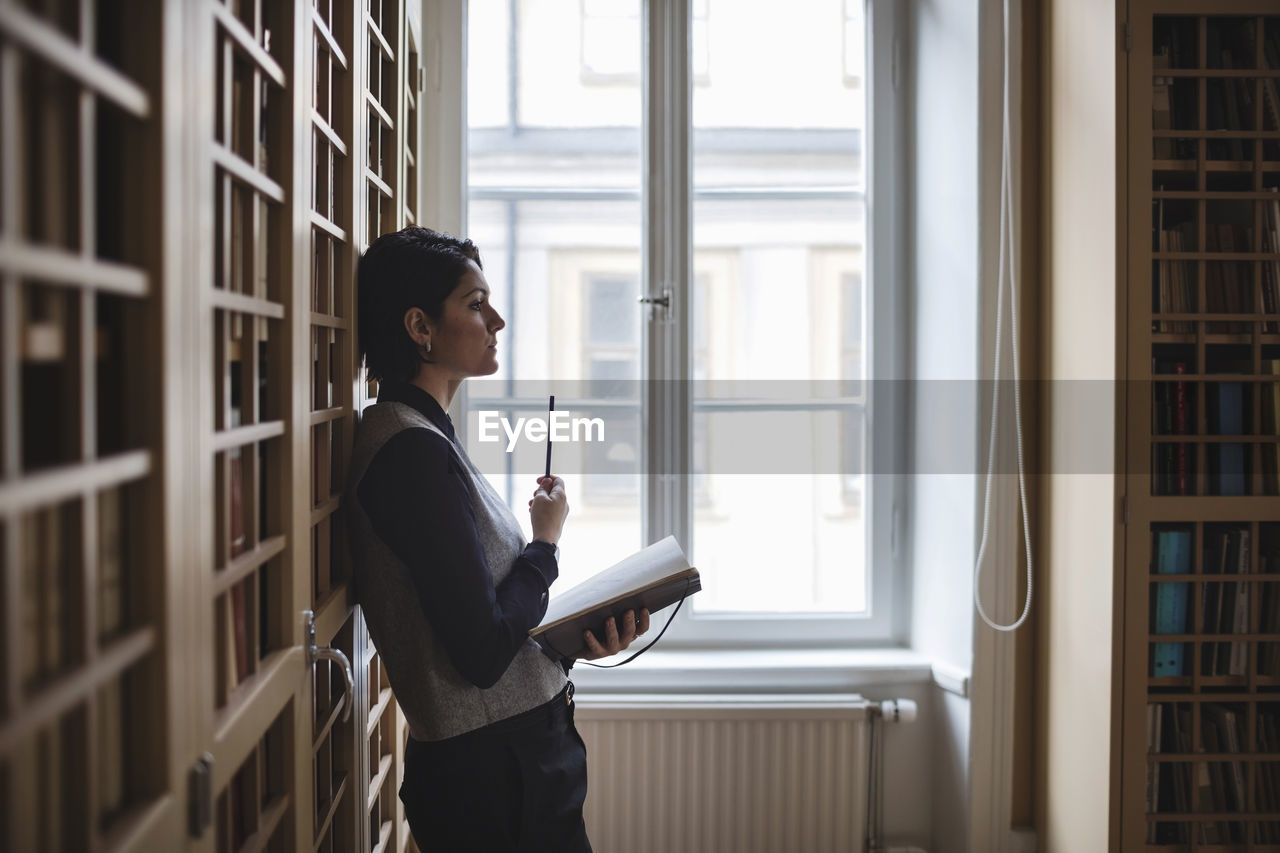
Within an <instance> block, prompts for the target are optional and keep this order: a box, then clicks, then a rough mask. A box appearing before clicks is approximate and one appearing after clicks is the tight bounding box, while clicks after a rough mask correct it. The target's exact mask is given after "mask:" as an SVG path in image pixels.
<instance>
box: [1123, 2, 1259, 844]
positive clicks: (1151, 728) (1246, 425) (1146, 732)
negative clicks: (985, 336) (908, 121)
mask: <svg viewBox="0 0 1280 853" xmlns="http://www.w3.org/2000/svg"><path fill="white" fill-rule="evenodd" d="M1130 13H1131V27H1132V33H1131V45H1130V47H1129V50H1128V75H1127V80H1128V90H1127V93H1126V97H1127V103H1128V126H1127V151H1126V154H1125V167H1126V168H1125V172H1124V174H1126V177H1127V196H1128V203H1127V218H1126V225H1125V227H1126V229H1127V236H1126V241H1127V244H1128V260H1127V271H1126V272H1127V275H1126V278H1127V282H1128V291H1127V305H1126V311H1127V321H1126V322H1125V326H1126V328H1125V354H1126V355H1125V357H1126V360H1127V366H1126V369H1125V370H1124V371H1123V373H1122V375H1124V376H1125V377H1126V378H1127V379H1128V382H1127V389H1126V401H1127V402H1126V406H1127V409H1126V416H1125V423H1126V435H1125V443H1124V457H1125V459H1126V462H1127V466H1128V467H1127V471H1126V476H1125V478H1124V483H1125V489H1124V493H1123V498H1124V508H1125V514H1126V520H1125V526H1124V531H1125V532H1124V536H1125V547H1124V569H1123V570H1124V604H1123V607H1124V614H1125V618H1124V636H1123V645H1122V648H1123V660H1122V662H1121V666H1122V671H1123V679H1122V681H1123V702H1122V707H1123V712H1122V714H1123V720H1122V722H1121V738H1120V750H1121V759H1120V768H1121V778H1120V780H1119V782H1120V785H1121V792H1120V808H1121V810H1122V816H1121V849H1123V850H1126V851H1128V850H1161V851H1197V850H1202V851H1228V850H1229V851H1250V853H1252V851H1280V459H1278V457H1277V451H1278V450H1280V14H1277V9H1276V7H1275V4H1274V3H1267V2H1250V0H1240V2H1232V0H1225V2H1214V3H1208V2H1190V0H1188V2H1168V0H1166V1H1165V2H1157V1H1156V0H1152V1H1151V2H1145V0H1144V2H1136V3H1134V4H1131V7H1130Z"/></svg>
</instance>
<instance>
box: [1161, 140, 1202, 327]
mask: <svg viewBox="0 0 1280 853" xmlns="http://www.w3.org/2000/svg"><path fill="white" fill-rule="evenodd" d="M1165 141H1170V140H1165ZM1159 204H1160V212H1159V214H1158V218H1157V222H1156V226H1157V227H1156V249H1157V250H1158V251H1160V252H1185V251H1188V250H1190V249H1191V248H1193V247H1194V246H1195V240H1196V235H1195V223H1192V222H1182V223H1179V224H1178V225H1177V226H1175V227H1172V228H1165V227H1164V199H1161V200H1160V202H1159ZM1155 274H1156V286H1155V287H1154V288H1152V296H1153V297H1154V304H1153V305H1152V306H1151V310H1152V311H1153V312H1154V313H1156V314H1191V313H1193V312H1195V310H1196V265H1195V264H1194V263H1191V262H1189V261H1175V260H1170V259H1168V258H1161V259H1160V260H1158V261H1156V270H1155ZM1151 330H1152V331H1153V332H1171V333H1175V334H1192V333H1194V332H1195V330H1196V326H1195V323H1194V322H1192V321H1190V320H1156V321H1155V322H1154V323H1153V324H1152V328H1151Z"/></svg>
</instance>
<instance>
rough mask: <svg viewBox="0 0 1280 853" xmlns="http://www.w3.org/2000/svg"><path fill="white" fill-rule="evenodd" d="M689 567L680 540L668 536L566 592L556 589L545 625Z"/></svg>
mask: <svg viewBox="0 0 1280 853" xmlns="http://www.w3.org/2000/svg"><path fill="white" fill-rule="evenodd" d="M688 568H689V561H688V560H687V559H685V556H684V551H682V550H681V549H680V545H679V543H677V542H676V538H675V537H674V536H668V537H667V538H666V539H663V540H661V541H659V542H655V543H653V544H652V545H650V546H649V547H647V548H643V549H641V550H639V551H637V552H636V553H634V554H632V555H631V556H629V557H626V558H625V559H623V560H622V561H621V562H619V563H616V564H614V565H612V566H610V567H609V568H607V569H605V570H604V571H602V572H600V573H599V574H596V575H592V576H591V577H589V578H587V579H586V580H585V581H583V582H582V583H580V584H578V585H577V586H575V587H572V588H571V589H568V590H566V591H565V592H563V593H559V594H557V593H556V592H555V590H554V589H553V590H552V593H551V603H550V605H548V607H547V615H546V616H545V617H543V619H542V624H543V625H549V624H551V623H553V622H556V621H558V620H560V619H564V618H565V617H568V616H572V615H573V614H575V613H578V612H579V611H582V610H590V609H592V608H593V607H596V606H598V605H599V604H601V603H603V602H606V601H611V600H613V599H615V598H618V597H620V596H622V595H625V594H626V593H628V592H631V591H632V590H636V589H640V588H642V587H646V586H650V585H651V584H654V583H657V582H658V581H660V580H662V579H663V578H666V577H670V576H671V575H675V574H679V573H680V572H682V571H685V570H686V569H688Z"/></svg>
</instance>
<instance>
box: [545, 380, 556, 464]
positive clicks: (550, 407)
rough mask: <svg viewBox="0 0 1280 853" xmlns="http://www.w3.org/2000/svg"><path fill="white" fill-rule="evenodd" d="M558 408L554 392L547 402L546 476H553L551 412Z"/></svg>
mask: <svg viewBox="0 0 1280 853" xmlns="http://www.w3.org/2000/svg"><path fill="white" fill-rule="evenodd" d="M555 410H556V395H555V394H552V395H551V399H550V400H549V401H548V402H547V473H546V475H545V476H547V477H550V476H551V413H552V412H554V411H555Z"/></svg>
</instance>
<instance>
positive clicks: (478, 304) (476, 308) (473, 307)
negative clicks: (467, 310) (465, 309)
mask: <svg viewBox="0 0 1280 853" xmlns="http://www.w3.org/2000/svg"><path fill="white" fill-rule="evenodd" d="M482 305H484V303H483V302H472V303H471V310H472V311H479V310H480V307H481V306H482Z"/></svg>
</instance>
